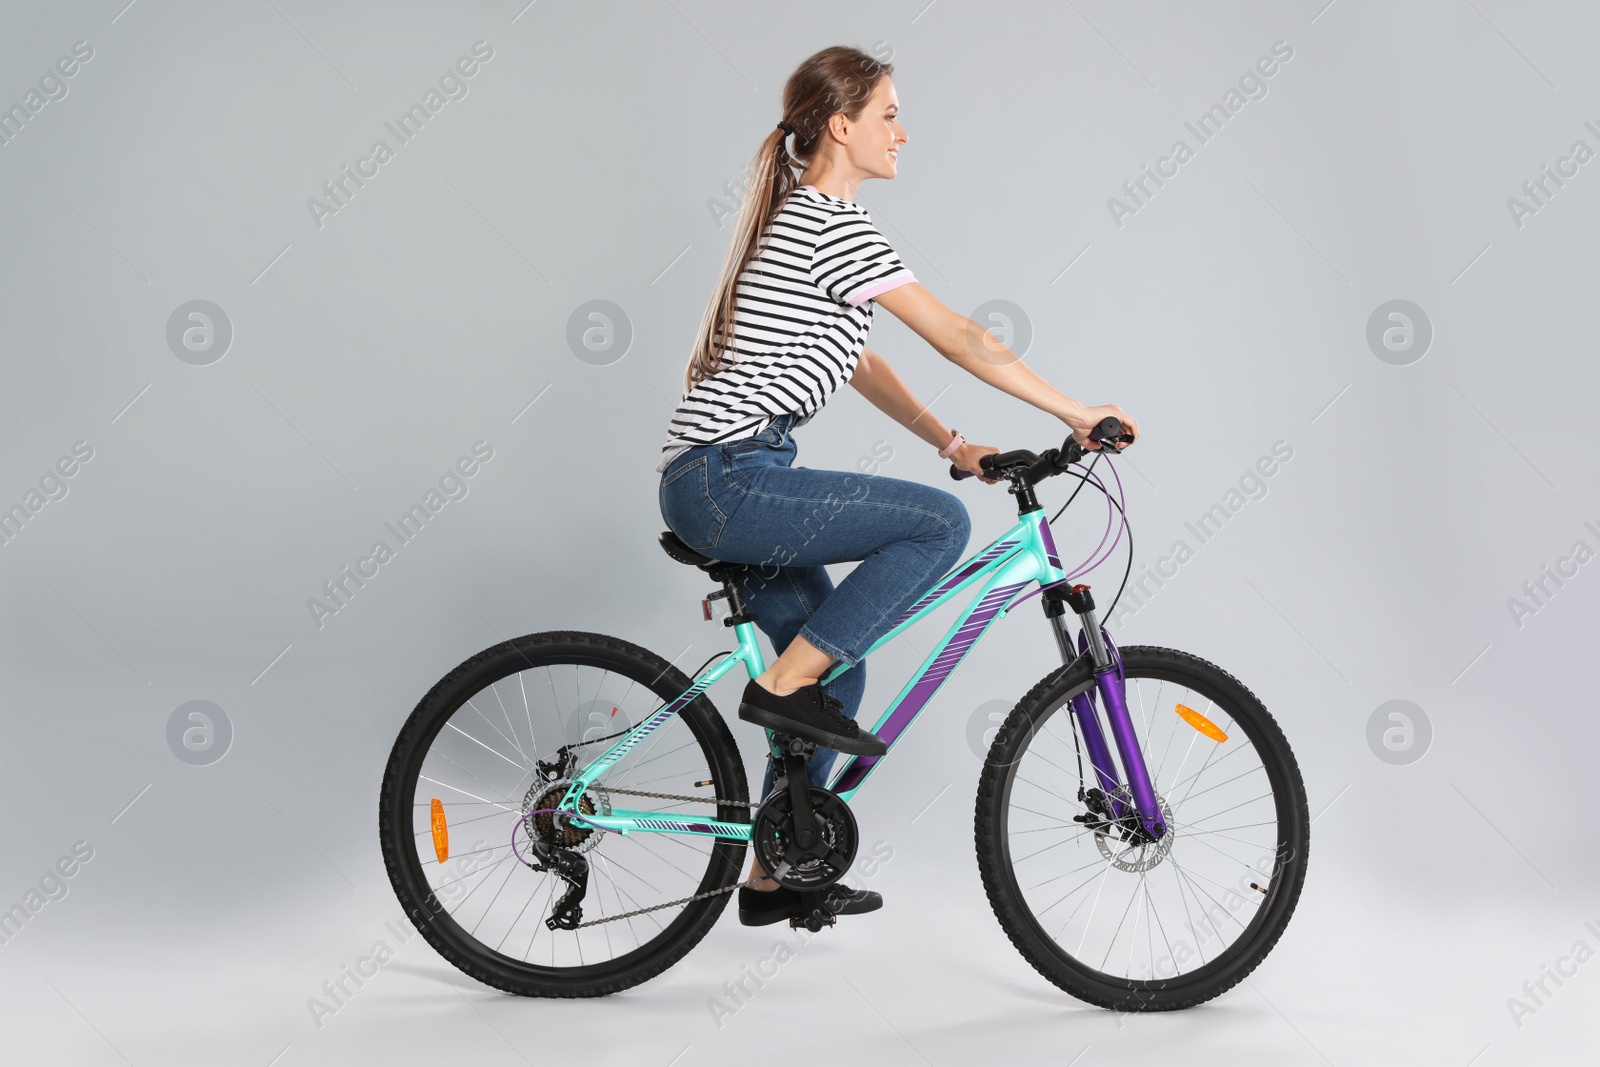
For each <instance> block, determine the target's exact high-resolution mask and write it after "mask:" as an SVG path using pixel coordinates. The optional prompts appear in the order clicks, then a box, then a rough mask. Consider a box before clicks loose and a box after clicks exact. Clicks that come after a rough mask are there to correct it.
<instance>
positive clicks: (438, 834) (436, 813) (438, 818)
mask: <svg viewBox="0 0 1600 1067" xmlns="http://www.w3.org/2000/svg"><path fill="white" fill-rule="evenodd" d="M1213 729H1215V727H1213ZM432 813H433V818H432V822H433V854H434V855H435V856H438V857H439V862H440V863H443V862H444V861H445V860H447V859H449V858H450V828H449V827H448V826H446V825H445V822H444V801H442V800H440V799H439V798H438V797H434V798H433V806H432Z"/></svg>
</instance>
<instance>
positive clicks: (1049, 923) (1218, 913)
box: [1000, 668, 1294, 990]
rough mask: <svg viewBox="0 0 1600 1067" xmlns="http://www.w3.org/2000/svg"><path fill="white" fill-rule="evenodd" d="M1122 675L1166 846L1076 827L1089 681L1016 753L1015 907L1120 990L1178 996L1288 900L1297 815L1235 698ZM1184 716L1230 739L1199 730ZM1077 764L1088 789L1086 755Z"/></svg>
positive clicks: (1009, 796) (1007, 798) (1167, 675)
mask: <svg viewBox="0 0 1600 1067" xmlns="http://www.w3.org/2000/svg"><path fill="white" fill-rule="evenodd" d="M1128 674H1129V676H1128V678H1127V702H1128V707H1129V712H1130V714H1131V715H1132V716H1133V720H1134V726H1135V729H1136V730H1137V732H1138V734H1139V738H1140V740H1141V744H1142V745H1143V747H1144V754H1145V757H1146V762H1147V764H1148V765H1149V769H1150V773H1151V778H1152V783H1153V784H1154V786H1155V793H1156V796H1157V798H1158V800H1159V801H1160V803H1161V806H1162V809H1163V813H1164V815H1165V816H1166V820H1167V826H1168V828H1169V831H1168V833H1169V836H1168V837H1167V838H1165V839H1163V840H1162V841H1159V842H1155V843H1143V844H1141V843H1137V842H1135V841H1129V840H1123V839H1122V837H1121V835H1120V834H1119V833H1118V832H1117V831H1115V830H1113V831H1112V832H1111V833H1109V834H1104V833H1101V832H1098V831H1097V829H1096V828H1095V827H1093V826H1092V825H1085V824H1084V823H1082V822H1077V821H1074V819H1073V817H1074V816H1085V815H1089V814H1091V812H1090V809H1089V807H1088V806H1086V805H1085V804H1084V803H1083V802H1080V801H1079V800H1078V799H1077V793H1078V775H1077V770H1076V757H1075V750H1074V735H1073V732H1072V731H1073V730H1074V729H1075V722H1074V719H1075V717H1074V716H1072V715H1070V714H1069V712H1070V710H1071V697H1072V696H1074V695H1076V694H1077V693H1081V692H1083V691H1084V690H1085V689H1086V688H1088V687H1089V685H1092V683H1088V684H1086V685H1081V686H1078V687H1077V688H1076V689H1075V690H1073V691H1071V692H1068V693H1066V694H1064V695H1063V696H1062V697H1061V698H1060V699H1059V700H1058V701H1056V702H1055V703H1054V704H1053V705H1052V706H1051V707H1050V709H1049V710H1048V711H1047V712H1046V713H1045V714H1044V715H1043V716H1042V717H1041V718H1040V720H1039V721H1038V723H1037V724H1036V725H1035V726H1034V728H1033V729H1032V730H1031V732H1030V734H1029V736H1028V737H1027V738H1026V739H1025V740H1024V741H1023V742H1022V744H1023V745H1024V746H1025V747H1023V749H1022V751H1021V752H1020V754H1019V755H1017V756H1016V758H1015V759H1014V760H1012V762H1011V765H1010V767H1009V768H1008V773H1007V775H1006V778H1005V788H1004V791H1003V795H1002V802H1001V808H1000V812H1001V834H1002V838H1003V845H1004V848H1005V851H1006V855H1007V856H1008V863H1007V864H1006V869H1007V870H1008V871H1009V875H1010V877H1011V878H1012V879H1013V882H1014V886H1015V889H1016V893H1017V898H1018V899H1019V900H1020V901H1021V902H1022V904H1023V906H1024V908H1025V909H1026V911H1027V913H1028V917H1029V919H1030V921H1031V923H1032V925H1033V927H1034V929H1035V930H1036V931H1037V932H1038V933H1039V934H1040V935H1041V936H1042V937H1043V939H1044V941H1045V942H1046V944H1047V945H1048V946H1049V947H1050V949H1051V950H1052V951H1053V952H1054V953H1055V954H1057V955H1058V956H1060V957H1062V958H1063V959H1064V960H1066V961H1067V962H1068V963H1070V964H1071V965H1072V966H1073V967H1074V968H1076V969H1078V970H1080V971H1082V972H1085V973H1086V974H1087V976H1089V977H1091V978H1094V979H1098V980H1100V981H1103V982H1108V983H1111V984H1113V985H1116V986H1118V987H1121V988H1126V989H1134V990H1138V989H1161V988H1170V987H1172V986H1174V985H1180V984H1187V983H1190V982H1197V981H1200V980H1203V979H1205V978H1207V977H1209V976H1211V975H1213V974H1215V973H1217V972H1218V971H1220V970H1222V969H1224V968H1226V967H1228V966H1229V965H1230V964H1231V963H1232V962H1234V961H1235V960H1237V959H1238V958H1239V957H1241V956H1242V955H1244V954H1245V953H1246V952H1247V950H1248V949H1249V947H1250V946H1251V945H1252V944H1253V943H1254V942H1255V940H1256V935H1257V933H1258V932H1259V931H1260V930H1261V928H1262V927H1263V926H1264V925H1265V924H1266V922H1267V920H1268V915H1269V913H1271V912H1272V911H1273V909H1274V906H1275V905H1276V904H1278V903H1279V902H1280V901H1281V900H1282V899H1283V897H1284V895H1285V893H1286V892H1287V889H1286V882H1287V880H1288V878H1287V873H1286V871H1285V865H1286V864H1287V863H1288V862H1289V860H1291V859H1292V858H1293V846H1292V840H1293V825H1292V819H1293V817H1294V816H1293V812H1292V805H1291V804H1290V803H1289V797H1288V789H1289V785H1288V783H1287V781H1285V780H1282V773H1281V768H1278V767H1276V766H1275V764H1274V762H1273V761H1272V760H1269V759H1266V758H1264V755H1263V749H1262V748H1260V747H1258V739H1257V738H1255V737H1253V736H1252V734H1251V730H1252V729H1257V730H1259V729H1260V727H1259V726H1249V725H1247V723H1248V722H1249V720H1248V719H1242V718H1241V717H1240V714H1239V709H1238V707H1237V706H1235V705H1234V704H1232V703H1231V702H1230V701H1229V700H1228V698H1225V697H1224V696H1223V695H1221V694H1219V693H1218V692H1215V691H1212V690H1211V688H1210V687H1206V686H1203V685H1200V684H1197V680H1195V679H1185V678H1182V677H1181V676H1180V673H1179V672H1173V671H1160V670H1155V669H1151V668H1140V669H1139V670H1137V671H1135V670H1133V669H1130V670H1129V672H1128ZM1180 704H1181V705H1183V706H1184V707H1186V708H1189V709H1192V711H1193V712H1198V713H1199V714H1200V716H1203V717H1204V719H1205V720H1207V721H1209V722H1211V723H1213V724H1214V725H1215V726H1217V727H1219V728H1220V729H1221V731H1222V732H1223V733H1224V734H1226V736H1227V740H1226V741H1225V742H1217V741H1214V740H1212V739H1211V738H1209V737H1207V736H1205V735H1204V734H1202V733H1201V732H1200V730H1198V729H1196V728H1195V727H1193V726H1191V725H1190V723H1189V722H1188V721H1186V720H1185V719H1184V718H1183V717H1181V716H1180V715H1179V714H1178V713H1177V710H1176V709H1177V706H1178V705H1180ZM1101 721H1102V724H1103V723H1104V717H1103V715H1102V719H1101ZM1106 737H1107V743H1108V744H1112V742H1111V738H1110V733H1109V731H1108V730H1107V731H1106ZM1078 741H1079V744H1080V745H1081V737H1080V738H1079V739H1078ZM1083 766H1084V771H1085V776H1086V782H1085V784H1086V785H1088V786H1090V787H1092V786H1094V785H1095V784H1096V783H1095V781H1094V777H1093V770H1092V769H1091V768H1090V767H1089V763H1088V758H1087V756H1086V755H1085V757H1084V762H1083ZM1252 886H1254V887H1255V888H1252Z"/></svg>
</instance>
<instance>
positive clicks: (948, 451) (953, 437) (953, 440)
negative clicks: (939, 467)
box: [939, 427, 967, 459]
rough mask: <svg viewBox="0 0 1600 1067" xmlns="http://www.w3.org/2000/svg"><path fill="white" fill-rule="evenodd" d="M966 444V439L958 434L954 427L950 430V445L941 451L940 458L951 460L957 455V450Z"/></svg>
mask: <svg viewBox="0 0 1600 1067" xmlns="http://www.w3.org/2000/svg"><path fill="white" fill-rule="evenodd" d="M966 443H967V441H966V438H964V437H962V436H961V434H959V433H958V432H956V430H955V428H954V427H952V428H951V430H950V443H949V444H947V445H945V446H944V447H943V448H941V449H940V450H939V458H940V459H949V458H950V457H951V456H953V455H955V454H956V450H957V449H959V448H960V447H961V446H962V445H964V444H966Z"/></svg>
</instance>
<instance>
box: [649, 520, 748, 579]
mask: <svg viewBox="0 0 1600 1067" xmlns="http://www.w3.org/2000/svg"><path fill="white" fill-rule="evenodd" d="M660 540H661V550H662V551H663V552H665V553H666V554H667V555H669V556H671V557H672V558H673V559H675V560H677V561H678V562H679V563H687V564H689V566H691V567H699V568H700V569H701V570H704V571H709V570H710V569H711V568H713V567H720V568H724V569H728V570H741V569H743V567H744V564H743V563H723V562H722V561H721V560H715V559H711V558H710V557H708V556H702V555H701V554H700V553H698V552H696V551H695V550H694V549H692V548H690V547H689V546H688V545H686V544H684V543H683V541H682V540H681V539H680V538H679V537H678V535H677V534H675V533H673V532H672V531H671V530H662V531H661V538H660Z"/></svg>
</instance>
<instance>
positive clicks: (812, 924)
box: [789, 908, 839, 933]
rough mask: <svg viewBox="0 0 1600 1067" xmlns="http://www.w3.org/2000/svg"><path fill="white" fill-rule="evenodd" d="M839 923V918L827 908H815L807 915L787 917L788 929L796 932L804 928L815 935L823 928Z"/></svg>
mask: <svg viewBox="0 0 1600 1067" xmlns="http://www.w3.org/2000/svg"><path fill="white" fill-rule="evenodd" d="M838 922H839V917H838V916H837V915H835V914H834V913H833V912H831V911H829V910H828V909H827V908H816V909H814V910H813V911H812V912H811V913H810V914H809V915H791V916H789V928H790V929H791V930H798V929H799V928H800V927H802V926H804V927H805V928H806V929H807V930H810V931H811V932H812V933H817V932H818V931H820V930H821V929H822V928H823V927H824V926H834V925H836V924H837V923H838Z"/></svg>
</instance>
